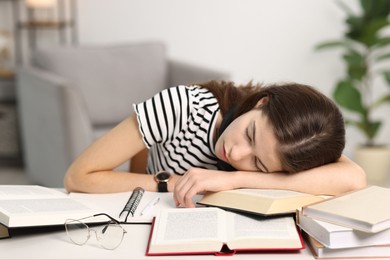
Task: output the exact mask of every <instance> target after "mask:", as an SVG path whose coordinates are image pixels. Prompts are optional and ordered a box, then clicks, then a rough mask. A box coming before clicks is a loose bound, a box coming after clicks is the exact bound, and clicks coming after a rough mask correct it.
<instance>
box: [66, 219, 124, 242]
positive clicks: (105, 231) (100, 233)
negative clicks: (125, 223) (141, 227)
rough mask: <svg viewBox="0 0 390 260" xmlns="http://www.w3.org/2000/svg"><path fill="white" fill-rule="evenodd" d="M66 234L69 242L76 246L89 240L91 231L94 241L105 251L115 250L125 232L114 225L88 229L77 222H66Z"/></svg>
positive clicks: (94, 226)
mask: <svg viewBox="0 0 390 260" xmlns="http://www.w3.org/2000/svg"><path fill="white" fill-rule="evenodd" d="M65 229H66V232H67V234H68V236H69V238H70V240H71V241H72V242H73V243H75V244H77V245H84V244H85V243H86V242H87V241H88V239H89V238H90V236H91V235H90V232H91V231H93V232H94V233H95V235H96V239H97V240H98V241H99V243H100V244H101V246H102V247H103V248H105V249H115V248H117V247H118V246H119V245H120V244H121V242H122V239H123V236H124V234H125V231H124V230H123V228H122V227H121V226H120V225H118V224H115V223H104V224H101V225H93V226H92V227H88V226H87V225H86V224H85V223H83V222H81V221H79V220H68V221H67V222H66V223H65Z"/></svg>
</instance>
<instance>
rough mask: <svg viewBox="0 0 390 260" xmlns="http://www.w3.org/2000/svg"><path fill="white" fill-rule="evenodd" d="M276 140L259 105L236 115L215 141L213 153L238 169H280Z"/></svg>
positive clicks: (271, 170) (260, 170)
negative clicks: (258, 107)
mask: <svg viewBox="0 0 390 260" xmlns="http://www.w3.org/2000/svg"><path fill="white" fill-rule="evenodd" d="M276 146H277V141H276V138H275V135H274V133H273V130H272V127H271V126H270V124H269V123H268V119H267V117H266V116H265V115H264V114H263V113H262V111H261V109H252V110H251V111H249V112H247V113H245V114H243V115H241V116H240V117H238V118H236V119H235V120H234V121H233V122H232V123H231V124H230V125H229V126H228V127H227V128H226V129H225V131H224V132H223V133H222V135H221V136H220V137H219V139H218V140H217V143H216V145H215V154H216V156H217V157H218V158H219V159H220V160H222V161H225V162H226V163H228V164H230V165H231V166H233V167H234V168H235V169H237V170H241V171H259V172H277V171H282V167H281V163H280V160H279V158H278V156H277V153H276Z"/></svg>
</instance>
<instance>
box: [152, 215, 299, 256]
mask: <svg viewBox="0 0 390 260" xmlns="http://www.w3.org/2000/svg"><path fill="white" fill-rule="evenodd" d="M303 247H304V246H303V242H302V238H301V236H300V233H299V232H298V230H297V227H296V225H295V222H294V219H293V217H290V216H284V217H277V218H266V219H265V218H261V217H259V216H251V217H249V216H246V215H242V214H236V213H233V212H229V211H224V210H222V209H218V208H175V209H165V210H161V212H160V214H159V215H157V216H156V217H155V219H154V221H153V224H152V229H151V234H150V238H149V243H148V247H147V252H146V255H149V256H151V255H183V254H187V255H188V254H216V255H222V254H234V253H235V252H241V251H242V252H243V251H245V252H251V251H253V252H256V251H257V252H258V251H261V250H299V249H302V248H303Z"/></svg>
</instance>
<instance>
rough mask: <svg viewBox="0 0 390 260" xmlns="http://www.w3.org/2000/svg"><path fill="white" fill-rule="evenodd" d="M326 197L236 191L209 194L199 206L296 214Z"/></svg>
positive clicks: (290, 192) (294, 192) (253, 190)
mask: <svg viewBox="0 0 390 260" xmlns="http://www.w3.org/2000/svg"><path fill="white" fill-rule="evenodd" d="M323 199H324V197H321V196H314V195H312V194H307V193H302V192H296V191H290V190H276V189H235V190H227V191H219V192H208V193H206V194H205V195H204V196H203V198H202V199H201V200H200V201H199V202H198V204H199V205H204V206H215V207H220V208H223V209H228V210H233V211H239V212H244V213H251V214H257V215H262V216H272V215H283V214H295V211H296V209H297V208H300V207H302V206H305V205H308V204H311V203H314V202H318V201H322V200H323Z"/></svg>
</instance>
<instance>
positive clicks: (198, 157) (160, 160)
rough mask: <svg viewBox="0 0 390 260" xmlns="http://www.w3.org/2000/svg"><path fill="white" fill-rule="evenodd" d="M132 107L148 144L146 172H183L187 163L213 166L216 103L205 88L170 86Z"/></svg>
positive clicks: (214, 167)
mask: <svg viewBox="0 0 390 260" xmlns="http://www.w3.org/2000/svg"><path fill="white" fill-rule="evenodd" d="M134 110H135V112H136V113H137V116H138V122H139V125H140V131H141V134H142V136H143V140H144V142H145V144H146V146H147V147H148V148H149V158H148V166H147V171H148V172H149V173H155V172H157V171H160V170H167V171H170V172H172V173H177V174H184V173H185V172H186V171H187V170H188V169H189V168H190V167H201V168H207V169H216V158H215V155H214V143H213V134H214V126H215V122H216V118H217V114H218V112H219V105H218V102H217V100H216V98H215V97H214V95H213V94H212V93H211V92H210V91H209V90H207V89H205V88H202V87H199V86H177V87H172V88H169V89H165V90H163V91H162V92H160V93H158V94H157V95H155V96H154V97H152V98H151V99H148V100H147V101H145V102H143V103H139V104H137V105H134Z"/></svg>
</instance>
